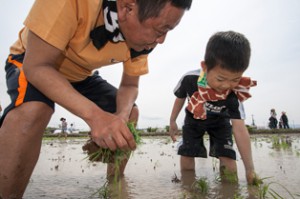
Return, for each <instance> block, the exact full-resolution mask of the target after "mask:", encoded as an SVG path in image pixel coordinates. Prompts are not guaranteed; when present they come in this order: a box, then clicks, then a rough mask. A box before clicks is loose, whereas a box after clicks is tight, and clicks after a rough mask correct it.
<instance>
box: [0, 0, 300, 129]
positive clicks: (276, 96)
mask: <svg viewBox="0 0 300 199" xmlns="http://www.w3.org/2000/svg"><path fill="white" fill-rule="evenodd" d="M33 2H34V0H2V2H1V7H0V13H1V15H2V16H1V17H0V24H1V31H0V42H1V47H0V62H1V63H2V64H0V66H1V67H2V69H0V102H1V105H2V107H6V106H7V105H8V104H9V103H10V100H9V96H8V95H7V93H6V83H5V71H4V66H5V60H6V58H7V56H8V52H9V47H10V45H11V44H12V43H13V42H14V41H15V40H16V39H17V36H18V32H19V30H20V28H22V23H23V21H24V19H25V17H26V16H27V13H28V11H29V10H30V8H31V5H32V3H33ZM299 9H300V1H299V0H264V1H261V0H251V1H245V0H226V1H224V0H210V1H202V0H194V1H193V4H192V7H191V9H190V10H189V11H187V12H186V13H185V15H184V16H183V18H182V20H181V22H180V24H179V25H178V26H177V27H176V28H175V29H174V30H172V31H171V32H169V33H168V35H167V38H166V40H165V42H164V43H163V44H162V45H158V46H157V48H156V49H155V50H154V51H153V52H152V53H151V54H150V55H149V74H147V75H144V76H142V77H141V79H140V87H139V88H140V90H139V96H138V99H137V102H136V103H137V105H138V106H139V110H140V118H139V124H138V127H139V128H147V127H158V128H164V127H165V126H167V125H169V117H170V114H171V110H172V107H173V102H174V100H175V96H174V94H173V89H174V87H175V86H176V84H177V82H178V81H179V79H180V78H181V77H182V75H183V74H184V73H186V72H188V71H190V70H194V69H197V68H199V67H200V62H201V61H202V60H203V57H204V51H205V47H206V43H207V41H208V39H209V37H210V36H211V35H212V34H214V33H215V32H217V31H228V30H233V31H237V32H240V33H242V34H244V35H245V36H246V37H247V38H248V39H249V41H250V43H251V49H252V55H251V60H250V65H249V68H248V69H247V71H246V72H245V73H244V76H249V77H251V78H252V79H254V80H257V83H258V85H257V87H253V88H251V91H250V92H251V95H252V98H250V99H248V100H247V101H245V102H244V107H245V111H246V116H247V118H246V120H245V121H246V124H252V122H253V120H254V123H255V124H256V125H257V126H259V127H266V126H267V124H268V118H269V116H270V109H271V108H275V110H276V112H277V117H278V119H279V117H280V115H281V112H282V111H285V112H286V113H287V116H288V118H289V123H290V126H291V127H295V126H296V127H297V126H299V125H300V108H299V102H300V92H299V86H300V81H299V76H300V40H299V35H300V12H299ZM99 72H100V74H101V76H102V77H103V78H105V79H107V80H108V81H109V82H110V83H112V84H113V85H115V86H118V85H119V82H120V78H121V74H122V65H120V64H117V65H113V66H109V67H104V68H101V69H100V70H99ZM45 75H46V74H45ZM297 88H298V89H297ZM297 90H298V91H297ZM61 117H65V118H66V119H67V121H68V122H69V123H75V126H76V127H77V128H79V129H81V130H88V129H89V127H88V126H87V125H86V123H85V122H84V121H83V120H82V119H80V118H78V117H76V116H75V115H73V114H71V113H69V112H68V111H67V110H65V109H63V108H62V107H60V106H56V111H55V113H54V114H53V116H52V119H51V121H50V123H49V126H51V127H58V125H59V123H60V122H59V119H60V118H61ZM183 119H184V111H182V112H181V113H180V115H179V117H178V119H177V124H178V126H182V124H183Z"/></svg>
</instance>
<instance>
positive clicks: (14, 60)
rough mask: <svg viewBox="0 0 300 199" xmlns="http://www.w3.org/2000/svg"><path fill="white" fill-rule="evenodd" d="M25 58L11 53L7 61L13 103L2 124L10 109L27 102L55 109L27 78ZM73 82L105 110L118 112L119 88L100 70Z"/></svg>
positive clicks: (50, 101)
mask: <svg viewBox="0 0 300 199" xmlns="http://www.w3.org/2000/svg"><path fill="white" fill-rule="evenodd" d="M23 59H24V54H21V55H10V56H9V58H8V59H7V61H6V66H5V71H6V84H7V88H8V90H7V93H8V94H9V96H10V98H11V104H9V105H8V107H7V108H6V109H5V110H4V112H3V115H2V117H1V120H0V126H1V125H2V122H3V120H4V118H5V116H6V114H7V113H8V112H9V111H11V110H12V109H13V108H15V107H17V106H19V105H21V104H23V103H25V102H30V101H40V102H44V103H46V104H47V105H48V106H50V107H51V108H52V109H53V110H54V102H53V101H52V100H50V99H49V98H48V97H46V96H45V95H44V94H42V93H41V92H40V91H38V90H37V89H36V88H35V87H34V86H33V85H32V84H30V83H29V82H28V81H27V80H26V77H25V75H24V72H23V70H22V69H21V68H22V65H23ZM71 84H72V86H73V87H74V88H75V89H76V90H77V91H78V92H79V93H81V94H82V95H83V96H85V97H86V98H88V99H89V100H91V101H93V102H94V103H96V104H97V105H98V106H99V107H100V108H101V109H103V110H104V111H107V112H110V113H114V112H116V95H117V89H116V88H115V87H114V86H112V85H111V84H109V83H108V82H107V81H106V80H104V79H102V78H101V77H100V76H99V74H98V71H96V72H94V73H93V75H92V76H89V77H87V78H86V79H85V80H83V81H80V82H75V83H71ZM78 106H80V105H78Z"/></svg>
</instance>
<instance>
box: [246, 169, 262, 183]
mask: <svg viewBox="0 0 300 199" xmlns="http://www.w3.org/2000/svg"><path fill="white" fill-rule="evenodd" d="M246 178H247V183H248V185H259V184H261V183H262V181H261V179H260V178H259V176H258V175H257V174H256V173H255V172H254V171H249V172H246Z"/></svg>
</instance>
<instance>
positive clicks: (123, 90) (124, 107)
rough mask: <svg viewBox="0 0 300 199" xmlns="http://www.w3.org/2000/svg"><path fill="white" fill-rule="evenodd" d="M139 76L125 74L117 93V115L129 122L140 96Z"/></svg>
mask: <svg viewBox="0 0 300 199" xmlns="http://www.w3.org/2000/svg"><path fill="white" fill-rule="evenodd" d="M138 86H139V76H129V75H127V74H125V73H123V75H122V80H121V83H120V86H119V89H118V93H117V112H116V115H118V116H119V117H121V118H123V119H124V121H126V122H127V121H128V119H129V115H130V113H131V110H132V107H133V104H134V103H135V100H136V98H137V96H138Z"/></svg>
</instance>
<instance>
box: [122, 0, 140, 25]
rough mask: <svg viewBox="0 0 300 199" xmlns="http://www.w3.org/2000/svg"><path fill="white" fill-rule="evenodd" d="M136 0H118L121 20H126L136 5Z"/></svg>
mask: <svg viewBox="0 0 300 199" xmlns="http://www.w3.org/2000/svg"><path fill="white" fill-rule="evenodd" d="M136 6H137V5H136V0H118V1H117V9H118V17H119V20H120V21H125V20H126V18H127V16H128V15H131V14H132V12H133V10H134V9H135V7H136Z"/></svg>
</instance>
